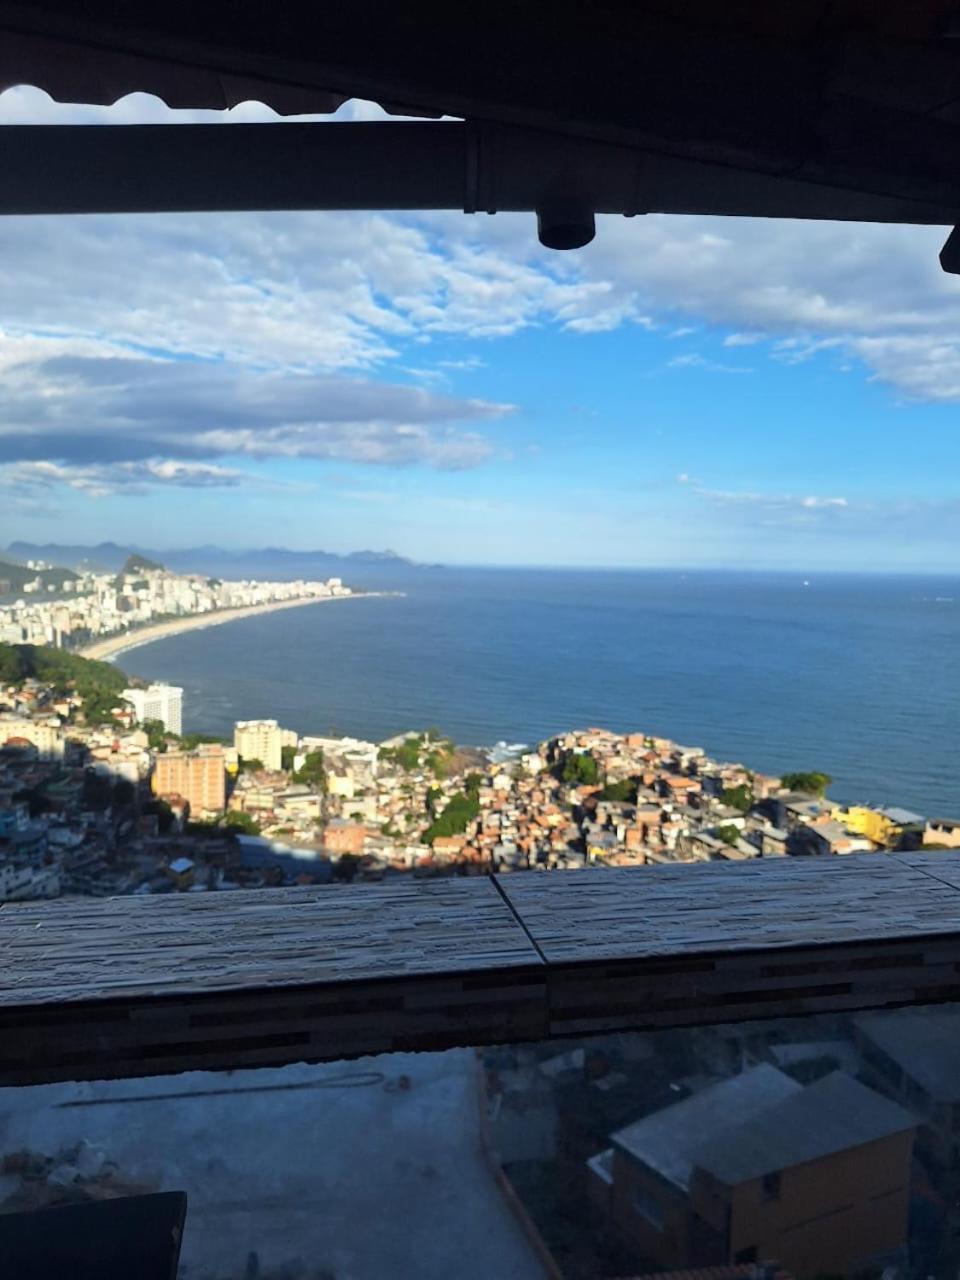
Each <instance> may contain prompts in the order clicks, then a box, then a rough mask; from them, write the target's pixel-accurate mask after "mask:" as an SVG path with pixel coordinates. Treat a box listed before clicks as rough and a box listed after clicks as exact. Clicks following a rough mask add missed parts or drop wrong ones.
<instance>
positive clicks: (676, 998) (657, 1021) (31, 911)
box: [0, 852, 960, 1084]
mask: <svg viewBox="0 0 960 1280" xmlns="http://www.w3.org/2000/svg"><path fill="white" fill-rule="evenodd" d="M949 1000H960V853H956V854H954V853H944V852H938V853H930V854H909V855H893V854H865V855H860V856H856V857H849V858H818V859H776V860H773V859H770V860H760V861H757V862H751V863H737V864H718V863H708V864H692V865H682V866H681V865H673V866H663V867H650V868H637V869H636V870H604V869H595V870H591V871H582V872H555V873H548V874H542V875H541V874H535V873H522V874H516V875H511V876H507V877H503V878H500V879H493V878H491V879H479V878H478V879H467V880H441V881H415V880H402V881H401V880H397V881H392V882H390V883H388V884H385V885H359V886H356V887H349V888H346V887H344V888H338V887H330V888H322V889H317V888H309V889H276V890H256V891H252V892H231V893H209V894H182V895H180V894H178V895H170V896H166V897H162V898H150V897H144V898H116V899H109V900H102V899H76V900H73V901H60V902H53V903H25V904H17V905H7V906H5V907H3V908H2V909H0V1084H32V1083H41V1082H48V1081H55V1080H65V1079H98V1078H108V1077H117V1076H138V1075H152V1074H156V1073H161V1072H173V1071H185V1070H193V1069H197V1068H226V1067H249V1066H267V1065H270V1066H280V1065H284V1064H286V1063H290V1062H299V1061H315V1062H319V1061H328V1060H334V1059H338V1058H346V1057H355V1056H360V1055H363V1054H368V1053H382V1052H389V1051H400V1050H435V1049H445V1048H450V1047H453V1046H457V1045H482V1044H494V1043H501V1042H511V1041H514V1042H518V1041H530V1040H543V1039H547V1038H549V1037H559V1036H570V1035H583V1034H597V1033H600V1032H603V1031H615V1030H623V1029H627V1028H643V1027H654V1026H663V1027H666V1026H682V1025H695V1024H698V1023H707V1022H725V1021H738V1020H746V1019H753V1018H763V1017H781V1016H787V1015H790V1016H792V1015H798V1014H804V1013H819V1012H825V1011H836V1010H843V1009H873V1008H883V1007H892V1006H896V1005H909V1004H924V1003H935V1002H941V1001H949Z"/></svg>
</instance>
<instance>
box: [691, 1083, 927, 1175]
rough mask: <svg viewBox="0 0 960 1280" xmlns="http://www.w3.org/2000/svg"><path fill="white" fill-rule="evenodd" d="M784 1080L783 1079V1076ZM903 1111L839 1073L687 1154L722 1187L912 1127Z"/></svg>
mask: <svg viewBox="0 0 960 1280" xmlns="http://www.w3.org/2000/svg"><path fill="white" fill-rule="evenodd" d="M784 1078H785V1079H787V1078H788V1077H784ZM916 1124H917V1122H916V1120H915V1119H914V1117H913V1116H912V1115H910V1113H909V1112H908V1111H905V1110H904V1109H903V1108H902V1107H898V1106H897V1104H896V1103H895V1102H890V1101H889V1100H888V1099H887V1098H884V1097H882V1096H881V1095H880V1094H879V1093H876V1092H875V1091H874V1090H873V1089H868V1088H867V1086H866V1085H863V1084H860V1083H859V1081H857V1080H854V1079H853V1077H852V1076H849V1075H847V1074H846V1072H843V1071H834V1072H832V1073H831V1074H830V1075H828V1076H824V1077H823V1079H821V1080H818V1081H817V1082H816V1083H815V1084H810V1085H807V1086H806V1087H805V1088H798V1090H797V1091H795V1092H792V1093H790V1094H785V1095H784V1096H783V1097H781V1098H780V1099H779V1100H774V1101H772V1102H767V1103H766V1104H764V1103H760V1105H758V1107H757V1108H756V1110H755V1111H754V1112H753V1114H752V1115H750V1116H749V1117H748V1118H746V1119H744V1120H743V1122H742V1123H736V1124H734V1125H727V1126H726V1127H725V1129H724V1131H723V1132H721V1133H717V1134H714V1135H713V1136H712V1137H711V1138H708V1139H707V1141H706V1142H704V1143H702V1144H700V1145H699V1146H698V1147H697V1148H696V1150H695V1151H694V1152H693V1159H694V1162H695V1163H696V1164H697V1165H699V1166H700V1167H701V1168H703V1169H706V1170H707V1171H708V1172H709V1173H712V1174H713V1175H714V1177H715V1178H718V1179H719V1180H720V1181H721V1182H724V1183H726V1184H727V1185H728V1186H736V1185H737V1184H738V1183H741V1182H749V1181H750V1180H751V1179H753V1178H759V1177H761V1176H762V1175H763V1174H765V1173H772V1172H774V1171H775V1170H777V1169H789V1168H791V1167H792V1166H793V1165H798V1164H808V1163H809V1162H810V1161H812V1160H820V1159H823V1157H824V1156H829V1155H833V1154H834V1153H835V1152H838V1151H845V1150H847V1149H848V1148H849V1147H860V1146H864V1145H866V1144H867V1143H869V1142H877V1141H879V1140H880V1139H881V1138H887V1137H890V1136H891V1135H893V1134H895V1133H904V1132H906V1131H907V1130H909V1129H913V1128H915V1127H916Z"/></svg>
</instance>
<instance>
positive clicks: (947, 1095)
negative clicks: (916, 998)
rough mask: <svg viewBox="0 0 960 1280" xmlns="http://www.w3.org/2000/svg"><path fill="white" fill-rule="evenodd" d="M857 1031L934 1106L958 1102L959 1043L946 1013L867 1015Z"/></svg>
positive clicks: (954, 1027)
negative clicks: (934, 1102) (906, 1015)
mask: <svg viewBox="0 0 960 1280" xmlns="http://www.w3.org/2000/svg"><path fill="white" fill-rule="evenodd" d="M857 1027H858V1029H859V1030H860V1031H861V1032H862V1034H863V1035H864V1036H866V1037H867V1038H868V1039H869V1040H871V1041H872V1042H873V1043H874V1044H875V1045H877V1047H878V1048H879V1049H882V1050H883V1052H884V1053H885V1054H886V1055H887V1057H888V1058H892V1059H893V1061H894V1062H895V1063H896V1064H897V1065H898V1066H899V1067H900V1068H901V1069H902V1070H903V1071H905V1072H906V1074H907V1075H908V1076H910V1078H911V1079H912V1080H915V1081H916V1083H917V1084H918V1085H920V1087H921V1088H922V1089H923V1090H924V1092H925V1093H927V1094H929V1095H930V1097H931V1098H934V1099H935V1100H936V1101H937V1102H957V1101H960V1039H958V1037H957V1024H956V1021H955V1020H954V1019H953V1018H952V1016H951V1015H950V1014H949V1013H937V1012H934V1011H927V1010H924V1011H923V1012H922V1013H917V1014H915V1015H914V1016H912V1017H909V1018H905V1017H904V1016H903V1015H901V1016H900V1017H897V1018H894V1017H892V1016H889V1015H884V1014H868V1015H864V1016H861V1017H859V1018H858V1019H857Z"/></svg>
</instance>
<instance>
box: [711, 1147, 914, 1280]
mask: <svg viewBox="0 0 960 1280" xmlns="http://www.w3.org/2000/svg"><path fill="white" fill-rule="evenodd" d="M912 1149H913V1132H912V1131H911V1132H908V1133H905V1134H897V1135H895V1136H893V1137H891V1138H885V1139H883V1140H882V1141H880V1142H872V1143H868V1144H867V1145H865V1146H861V1147H854V1148H851V1149H850V1150H847V1151H842V1152H839V1153H838V1154H837V1155H833V1156H829V1157H827V1158H826V1159H823V1160H816V1161H811V1162H810V1163H808V1164H802V1165H796V1166H794V1167H793V1168H790V1169H784V1170H782V1172H781V1174H780V1194H779V1197H778V1198H775V1199H770V1198H767V1197H766V1196H765V1193H764V1183H763V1180H762V1179H755V1180H754V1181H751V1182H746V1183H743V1184H741V1185H740V1186H738V1187H734V1188H732V1189H731V1191H730V1257H729V1260H730V1261H733V1260H734V1259H735V1258H736V1257H737V1255H738V1254H740V1253H741V1252H742V1251H744V1250H748V1249H752V1248H755V1249H756V1257H757V1259H759V1260H762V1259H764V1258H776V1259H777V1260H778V1261H779V1262H780V1263H781V1264H782V1265H783V1266H784V1267H785V1268H786V1269H787V1270H788V1271H791V1272H793V1274H794V1275H795V1276H797V1277H799V1278H800V1280H802V1278H803V1277H812V1276H816V1275H818V1274H820V1273H833V1274H835V1273H837V1272H840V1273H846V1272H849V1271H852V1270H854V1269H856V1268H857V1267H858V1266H860V1265H862V1264H864V1263H866V1262H867V1261H869V1260H870V1259H872V1258H877V1257H882V1256H883V1255H885V1254H889V1253H892V1252H894V1251H895V1250H896V1249H899V1248H900V1247H901V1246H902V1245H903V1244H904V1243H905V1241H906V1236H907V1207H908V1199H909V1184H910V1158H911V1153H912ZM695 1203H696V1197H695Z"/></svg>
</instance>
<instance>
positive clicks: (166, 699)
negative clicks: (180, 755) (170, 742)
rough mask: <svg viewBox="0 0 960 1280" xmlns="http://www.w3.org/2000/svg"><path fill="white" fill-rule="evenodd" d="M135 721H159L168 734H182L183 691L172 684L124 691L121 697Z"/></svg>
mask: <svg viewBox="0 0 960 1280" xmlns="http://www.w3.org/2000/svg"><path fill="white" fill-rule="evenodd" d="M122 696H123V697H124V698H125V699H126V701H127V702H129V703H130V704H131V705H132V706H133V709H134V712H135V713H136V717H137V720H138V722H139V723H140V724H143V723H144V721H146V720H159V721H160V723H161V724H162V725H163V727H164V729H166V730H167V732H168V733H175V734H177V736H178V737H179V735H180V734H181V733H182V732H183V690H182V689H180V688H178V687H177V686H176V685H173V684H152V685H150V686H149V687H148V688H146V689H124V691H123V695H122Z"/></svg>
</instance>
